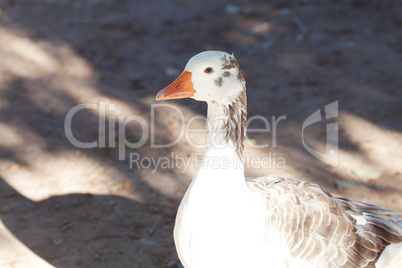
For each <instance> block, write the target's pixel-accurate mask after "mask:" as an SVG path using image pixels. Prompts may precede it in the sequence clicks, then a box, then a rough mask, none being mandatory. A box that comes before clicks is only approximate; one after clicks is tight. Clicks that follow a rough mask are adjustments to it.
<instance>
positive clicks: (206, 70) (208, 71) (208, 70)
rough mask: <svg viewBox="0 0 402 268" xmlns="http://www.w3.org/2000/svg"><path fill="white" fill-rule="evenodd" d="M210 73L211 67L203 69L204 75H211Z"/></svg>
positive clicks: (212, 70)
mask: <svg viewBox="0 0 402 268" xmlns="http://www.w3.org/2000/svg"><path fill="white" fill-rule="evenodd" d="M212 72H214V69H213V68H212V67H207V68H205V70H204V73H207V74H210V73H212Z"/></svg>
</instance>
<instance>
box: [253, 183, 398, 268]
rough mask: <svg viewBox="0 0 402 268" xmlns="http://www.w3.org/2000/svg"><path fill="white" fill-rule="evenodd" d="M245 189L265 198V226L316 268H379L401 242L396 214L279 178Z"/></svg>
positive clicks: (304, 184)
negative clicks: (383, 257) (392, 247)
mask: <svg viewBox="0 0 402 268" xmlns="http://www.w3.org/2000/svg"><path fill="white" fill-rule="evenodd" d="M247 186H248V187H249V189H250V190H251V191H252V192H254V193H260V194H261V195H263V196H265V197H266V203H265V204H264V205H266V208H267V211H268V216H267V219H266V223H267V225H270V228H272V229H273V230H275V231H277V232H278V233H279V234H280V235H281V236H282V237H283V239H284V240H285V241H286V243H287V246H288V248H289V251H290V252H291V255H292V257H294V258H298V259H303V260H306V261H307V262H310V263H312V264H315V265H317V267H355V268H356V267H375V263H376V261H377V260H378V258H379V257H380V255H381V253H382V252H383V250H384V249H385V247H386V246H388V245H389V244H391V243H401V242H402V228H401V226H400V225H399V224H398V222H397V220H396V219H395V217H393V216H395V215H396V214H398V213H396V212H393V211H390V210H386V209H383V208H380V207H376V206H373V205H368V204H365V203H362V202H359V201H354V200H350V199H346V198H336V197H333V196H331V194H329V193H328V192H326V191H325V190H323V189H322V188H321V187H319V186H318V185H316V184H312V183H305V182H299V181H295V180H292V179H287V178H281V177H276V176H266V177H260V178H255V179H248V180H247ZM356 219H359V220H360V221H362V222H359V221H358V220H356Z"/></svg>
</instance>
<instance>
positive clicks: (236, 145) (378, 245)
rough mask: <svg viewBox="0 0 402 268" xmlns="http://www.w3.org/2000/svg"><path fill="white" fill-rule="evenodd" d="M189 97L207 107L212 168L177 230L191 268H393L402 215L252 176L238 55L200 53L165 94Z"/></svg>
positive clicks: (195, 185)
mask: <svg viewBox="0 0 402 268" xmlns="http://www.w3.org/2000/svg"><path fill="white" fill-rule="evenodd" d="M180 98H193V99H196V100H199V101H206V102H207V103H208V122H207V145H208V146H207V149H206V151H205V158H204V164H203V166H202V167H201V169H200V170H199V171H198V173H197V175H196V176H195V178H194V180H193V181H192V183H191V185H190V187H189V189H188V190H187V192H186V194H185V196H184V198H183V200H182V202H181V204H180V207H179V210H178V213H177V217H176V225H175V229H174V239H175V244H176V248H177V252H178V255H179V258H180V260H181V262H182V263H183V265H184V266H185V267H186V268H215V267H216V268H237V267H238V268H249V267H250V268H260V267H261V268H266V267H275V268H278V267H297V268H300V267H320V268H322V267H384V266H385V265H386V263H387V262H388V260H389V259H390V258H392V257H393V256H394V255H395V253H398V252H399V251H400V250H402V227H401V226H400V225H398V222H397V220H395V215H397V214H398V213H396V212H392V211H389V210H385V209H382V208H379V207H376V206H372V205H368V204H365V203H362V202H359V201H353V200H349V199H345V198H336V197H332V196H331V195H330V194H329V193H328V192H326V191H325V190H323V189H321V188H320V187H319V186H318V185H316V184H311V183H305V182H299V181H295V180H292V179H287V178H280V177H276V176H266V177H260V178H255V179H245V177H244V166H243V149H244V141H245V125H246V120H247V107H246V87H245V80H244V78H243V75H242V73H241V71H240V68H239V65H238V64H237V61H236V59H235V58H234V57H233V56H232V55H230V54H227V53H225V52H219V51H206V52H202V53H199V54H197V55H195V56H194V57H192V58H191V59H190V60H189V62H188V63H187V65H186V67H185V69H184V71H183V73H182V74H181V75H180V76H179V77H178V78H177V79H176V80H175V81H174V82H173V83H172V84H170V85H169V86H167V87H166V88H164V89H163V90H161V91H160V92H159V93H158V95H157V96H156V99H157V100H168V99H180ZM217 163H218V165H217ZM217 166H219V167H217ZM396 218H397V217H396Z"/></svg>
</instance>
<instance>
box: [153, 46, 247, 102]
mask: <svg viewBox="0 0 402 268" xmlns="http://www.w3.org/2000/svg"><path fill="white" fill-rule="evenodd" d="M244 90H245V81H244V78H243V75H242V73H241V71H240V68H239V65H238V63H237V61H236V59H235V57H234V56H233V55H230V54H228V53H226V52H222V51H205V52H201V53H199V54H197V55H195V56H193V57H192V58H191V59H190V60H189V61H188V63H187V65H186V67H185V68H184V71H183V73H182V74H181V75H180V76H179V77H178V78H177V79H176V80H175V81H173V82H172V83H171V84H170V85H169V86H167V87H166V88H164V89H162V90H161V91H160V92H159V93H158V95H157V96H156V100H167V99H181V98H193V99H195V100H198V101H206V102H217V103H220V104H223V105H227V104H230V103H233V101H234V100H235V99H237V98H238V97H239V96H240V94H241V93H242V92H243V91H244Z"/></svg>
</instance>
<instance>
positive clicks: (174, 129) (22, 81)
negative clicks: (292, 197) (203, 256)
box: [0, 0, 402, 268]
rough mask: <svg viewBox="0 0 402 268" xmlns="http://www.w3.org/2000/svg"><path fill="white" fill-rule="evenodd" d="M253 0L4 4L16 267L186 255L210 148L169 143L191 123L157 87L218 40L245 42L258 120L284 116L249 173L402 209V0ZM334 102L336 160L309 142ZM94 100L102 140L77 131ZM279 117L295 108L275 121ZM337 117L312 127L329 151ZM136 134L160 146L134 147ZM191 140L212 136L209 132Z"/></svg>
mask: <svg viewBox="0 0 402 268" xmlns="http://www.w3.org/2000/svg"><path fill="white" fill-rule="evenodd" d="M245 2H246V1H231V2H229V1H217V0H205V1H179V0H172V1H148V0H139V1H123V0H122V1H112V0H99V1H98V0H88V1H67V0H41V1H36V0H35V1H34V0H24V1H16V0H2V1H0V160H1V161H0V219H1V221H0V267H138V268H142V267H144V268H150V267H180V264H179V263H178V261H177V256H176V253H175V249H174V244H173V237H172V229H173V225H174V217H175V213H176V209H177V206H178V204H179V202H180V199H181V197H182V196H183V194H184V192H185V190H186V188H187V186H188V185H189V183H190V181H191V179H192V177H193V176H194V174H195V172H196V170H197V168H198V167H199V165H197V163H198V164H199V160H200V159H202V155H200V154H199V153H200V152H202V149H199V148H195V147H194V146H192V145H191V142H189V141H188V140H187V139H185V138H182V139H179V141H178V142H177V143H175V144H174V145H172V146H169V147H167V148H155V146H154V145H153V143H152V142H154V143H156V144H162V143H163V144H167V143H169V142H174V141H175V140H176V139H177V137H179V136H180V133H181V131H182V129H183V127H184V124H183V122H182V121H180V120H179V119H180V117H179V114H178V113H177V112H176V111H175V110H173V109H172V108H170V107H155V106H154V105H155V103H154V96H155V95H156V93H157V92H158V90H160V89H161V88H163V87H164V86H166V85H167V84H168V83H170V82H171V81H172V80H173V79H174V78H175V77H176V76H177V74H179V73H180V72H181V70H182V68H183V67H184V65H185V64H186V62H187V60H188V59H189V58H190V57H191V56H192V55H194V54H196V53H198V52H200V51H203V50H209V49H215V50H224V51H227V52H233V53H234V54H235V56H236V57H237V59H238V61H239V62H240V65H241V67H242V70H243V73H244V76H245V78H246V80H247V88H248V106H249V109H248V110H249V118H250V117H252V116H256V115H259V116H262V117H264V118H267V119H268V121H269V123H271V125H270V127H271V129H270V132H260V133H250V135H249V138H250V144H249V145H248V146H247V148H246V153H247V154H248V157H249V158H250V159H266V161H268V162H265V165H257V166H248V168H247V171H246V175H247V176H249V177H254V176H259V175H264V174H278V175H282V176H287V177H293V178H297V179H300V180H305V181H311V182H315V183H319V184H320V185H322V186H323V187H324V188H326V189H327V190H329V191H330V192H331V193H332V194H333V195H337V196H346V197H350V198H353V199H359V200H362V201H365V202H370V203H374V204H377V205H380V206H383V207H386V208H389V209H392V210H398V211H402V90H401V88H402V75H401V70H402V64H401V62H402V2H400V1H393V0H378V1H377V0H376V1H375V0H372V1H371V0H368V1H363V0H328V1H321V0H315V1H314V0H299V1H296V0H295V1H290V0H287V1H286V0H285V1H279V0H273V1H262V0H254V1H249V2H247V3H245ZM334 101H338V105H339V114H338V116H337V117H336V118H335V119H329V120H327V121H328V122H329V123H334V122H337V123H338V124H339V151H338V152H339V163H338V165H336V166H331V165H328V164H326V163H325V157H326V156H323V158H322V159H321V160H319V159H317V158H315V157H314V156H312V155H311V154H310V153H309V152H308V151H307V150H306V148H305V147H304V146H303V142H302V141H303V140H302V127H303V122H305V120H306V119H307V118H308V117H309V116H310V115H311V114H313V113H314V112H315V111H317V110H319V109H321V110H323V109H324V107H325V106H326V105H328V104H330V103H333V102H334ZM80 104H84V105H87V106H80V107H84V109H82V110H79V111H78V112H77V113H76V114H74V117H73V118H72V125H71V129H72V134H73V137H75V138H76V139H77V140H79V141H81V142H87V143H89V142H93V141H97V142H98V143H97V146H96V148H88V149H85V148H79V147H77V146H75V145H73V144H71V142H70V141H69V140H68V138H67V136H68V135H66V132H65V119H66V116H68V114H69V111H71V109H72V108H73V107H75V106H76V105H80ZM91 104H92V106H88V105H91ZM166 104H168V103H167V102H166ZM169 104H174V105H175V107H177V108H178V109H180V111H182V112H183V114H184V115H185V120H186V121H185V122H187V123H188V122H189V121H188V120H190V119H191V118H192V117H193V116H197V115H198V116H200V115H201V116H205V113H206V106H205V104H204V103H197V102H195V101H193V100H180V101H172V102H169ZM93 105H95V106H93ZM132 115H137V117H135V118H136V119H137V120H133V121H132V122H130V123H127V125H126V123H124V121H122V120H124V118H128V116H132ZM273 116H274V117H275V118H276V119H277V118H279V117H280V116H286V119H283V120H281V121H280V122H278V124H277V126H276V129H275V131H274V130H273V128H272V126H273V125H272V123H273V120H272V117H273ZM138 118H141V120H143V121H141V120H140V119H138ZM327 121H325V122H324V121H323V122H321V123H317V124H314V125H311V126H309V127H308V128H306V129H305V132H304V138H305V141H306V143H307V144H308V146H310V147H311V148H314V150H317V151H320V152H325V150H326V133H327V132H326V126H325V124H326V123H328V122H327ZM102 122H106V123H105V124H103V123H102ZM141 122H142V123H143V124H145V126H149V128H148V129H147V128H143V127H142V126H144V125H141V124H140V123H141ZM262 123H263V122H262V121H261V120H260V121H258V120H256V121H255V125H253V127H255V128H261V127H264V124H262ZM152 125H153V128H151V126H152ZM99 126H105V127H107V129H108V131H106V132H107V133H106V134H105V130H104V129H106V128H104V129H103V128H101V130H100V129H99ZM123 127H126V130H124V128H123ZM195 127H201V128H202V127H203V122H202V121H201V120H197V121H194V122H193V123H192V124H191V128H195ZM109 128H110V129H111V131H109ZM119 128H120V129H119ZM144 129H145V130H149V132H148V133H147V131H145V130H144ZM116 133H117V134H116ZM274 133H275V134H274ZM122 135H125V137H126V139H127V141H128V142H131V143H137V142H141V141H144V144H143V145H142V146H140V147H139V148H130V147H127V146H123V147H120V148H119V147H117V146H118V145H120V144H122V140H121V139H120V138H122V137H123V136H122ZM68 137H70V138H71V135H70V136H68ZM143 137H145V140H141V139H142V138H143ZM190 137H191V139H192V141H196V143H198V144H202V142H203V138H204V133H192V134H191V136H190ZM151 138H153V140H152V139H151ZM103 141H106V142H105V144H104V145H103ZM266 143H268V144H269V146H268V147H267V148H255V147H256V146H255V145H261V144H266ZM113 144H114V146H113ZM123 145H124V144H123ZM328 148H332V149H336V144H329V147H328ZM119 157H120V158H124V159H123V160H120V159H119ZM130 157H131V161H130ZM264 157H265V158H264ZM156 159H162V160H163V161H164V160H166V161H167V162H166V163H167V164H166V165H165V166H161V165H158V164H157V163H156V162H153V161H154V160H156ZM133 160H137V162H135V161H133ZM322 160H324V161H322ZM183 161H184V162H183ZM186 161H189V162H188V163H190V165H189V167H188V168H185V167H184V165H183V163H187V162H186ZM130 163H131V166H130ZM211 242H212V241H211Z"/></svg>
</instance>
